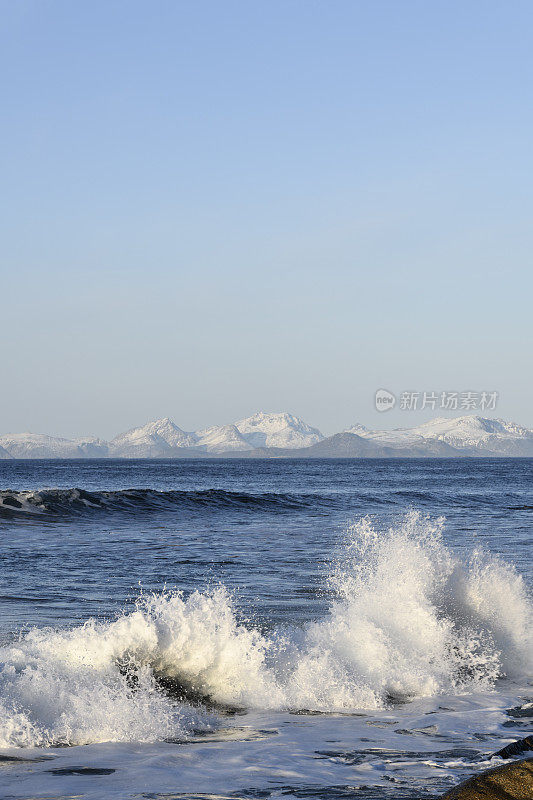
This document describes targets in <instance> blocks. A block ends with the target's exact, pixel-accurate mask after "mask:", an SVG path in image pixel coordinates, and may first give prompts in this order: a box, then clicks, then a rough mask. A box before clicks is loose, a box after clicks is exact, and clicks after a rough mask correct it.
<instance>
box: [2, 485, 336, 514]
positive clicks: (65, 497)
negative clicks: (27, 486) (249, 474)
mask: <svg viewBox="0 0 533 800" xmlns="http://www.w3.org/2000/svg"><path fill="white" fill-rule="evenodd" d="M334 502H335V496H334V495H331V496H324V495H319V494H289V493H276V492H264V493H257V494H247V493H245V492H235V491H226V490H224V489H203V490H173V491H157V490H156V489H122V490H118V491H94V492H88V491H86V490H85V489H76V488H74V489H44V490H41V491H12V490H4V491H1V492H0V518H1V517H6V516H7V517H9V518H11V519H12V518H14V517H16V516H19V515H22V516H26V515H28V514H46V515H50V516H54V517H63V516H71V515H74V516H76V515H81V514H89V513H94V512H96V513H98V512H100V513H106V512H107V513H126V514H127V513H138V512H139V511H146V512H150V511H180V510H182V511H189V512H193V511H195V510H201V511H209V510H211V511H217V510H231V509H234V510H239V509H240V510H249V511H261V510H263V511H274V512H276V511H277V512H284V511H290V510H298V509H303V508H311V507H317V506H320V505H324V504H326V505H331V504H332V503H334Z"/></svg>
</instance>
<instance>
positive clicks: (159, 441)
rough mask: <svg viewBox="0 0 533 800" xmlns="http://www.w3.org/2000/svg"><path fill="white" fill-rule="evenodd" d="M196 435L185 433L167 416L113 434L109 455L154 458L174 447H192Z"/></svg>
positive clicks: (194, 443) (195, 440)
mask: <svg viewBox="0 0 533 800" xmlns="http://www.w3.org/2000/svg"><path fill="white" fill-rule="evenodd" d="M196 442H197V437H196V435H195V434H194V433H186V432H185V431H182V430H181V428H178V426H177V425H176V424H175V423H174V422H172V420H170V419H169V418H168V417H164V418H163V419H157V420H155V421H154V422H149V423H148V424H147V425H143V426H142V427H140V428H132V429H131V430H129V431H126V432H125V433H120V434H119V435H118V436H115V438H114V439H113V441H112V442H111V443H110V445H109V448H110V455H111V456H114V457H118V458H155V457H157V456H164V455H165V454H166V453H168V452H169V451H171V450H172V448H174V447H194V446H195V445H196Z"/></svg>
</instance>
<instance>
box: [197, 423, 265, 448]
mask: <svg viewBox="0 0 533 800" xmlns="http://www.w3.org/2000/svg"><path fill="white" fill-rule="evenodd" d="M196 436H197V437H198V447H202V448H204V449H205V450H206V451H207V452H208V453H230V452H239V451H244V450H251V449H252V445H251V444H250V443H249V442H248V441H247V440H246V439H245V438H244V436H242V435H241V434H240V433H239V430H238V429H237V428H236V427H235V425H220V426H218V425H215V426H214V427H212V428H206V429H205V430H203V431H197V432H196Z"/></svg>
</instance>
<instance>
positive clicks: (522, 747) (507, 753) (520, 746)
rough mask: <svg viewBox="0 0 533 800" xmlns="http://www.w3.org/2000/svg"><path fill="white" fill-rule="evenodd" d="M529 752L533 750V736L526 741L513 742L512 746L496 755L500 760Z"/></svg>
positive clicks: (526, 738)
mask: <svg viewBox="0 0 533 800" xmlns="http://www.w3.org/2000/svg"><path fill="white" fill-rule="evenodd" d="M529 750H533V736H526V737H525V738H524V739H518V741H516V742H511V744H508V745H507V747H502V749H501V750H498V752H497V753H494V755H495V756H499V757H500V758H512V757H513V756H519V755H520V754H521V753H527V752H528V751H529ZM493 757H494V756H493Z"/></svg>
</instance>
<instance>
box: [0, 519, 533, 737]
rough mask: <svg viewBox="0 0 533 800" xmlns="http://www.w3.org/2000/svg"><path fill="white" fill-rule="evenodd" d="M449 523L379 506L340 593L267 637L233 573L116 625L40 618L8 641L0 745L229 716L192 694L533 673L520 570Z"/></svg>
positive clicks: (0, 693)
mask: <svg viewBox="0 0 533 800" xmlns="http://www.w3.org/2000/svg"><path fill="white" fill-rule="evenodd" d="M442 526H443V520H437V521H431V520H430V519H428V518H425V517H421V516H420V515H419V514H416V513H411V514H409V515H408V516H407V517H406V518H405V519H404V520H403V521H402V523H401V524H399V525H398V526H396V527H394V528H392V529H390V530H388V531H379V530H378V529H377V528H376V527H374V525H373V523H372V522H371V520H370V519H368V518H365V519H363V520H361V521H360V522H359V523H357V524H356V525H354V526H353V527H352V528H351V529H350V530H349V531H348V536H347V542H346V546H345V549H344V551H343V554H342V557H341V558H340V559H339V561H338V564H337V567H336V569H335V570H334V571H333V574H332V576H331V587H332V588H333V590H334V591H335V600H334V601H333V602H332V604H331V607H330V609H329V612H328V613H327V615H326V616H325V617H324V618H323V619H322V620H319V621H316V622H313V623H310V624H308V625H307V626H306V627H305V628H303V629H301V628H300V629H295V628H286V629H280V630H278V631H275V632H274V633H273V634H271V635H269V636H266V635H264V634H262V633H261V632H260V631H259V630H257V629H256V628H254V627H253V626H249V625H245V624H242V623H240V622H239V621H238V618H237V616H236V613H235V610H234V607H233V604H232V598H231V596H230V595H229V593H228V592H227V591H226V590H225V589H224V587H220V586H219V587H216V588H214V589H212V590H211V591H208V592H206V593H201V592H198V591H197V592H194V593H193V594H192V595H190V596H189V597H188V598H185V597H184V596H182V595H181V594H179V593H170V594H161V595H152V596H149V597H143V598H141V600H140V601H139V602H138V603H137V606H136V608H135V610H134V611H132V612H130V613H124V614H123V615H122V616H121V617H120V618H119V619H117V620H116V621H114V622H97V621H94V620H91V621H89V622H87V623H86V624H85V625H83V626H80V627H77V628H73V629H71V630H68V631H64V630H63V631H55V630H52V629H40V630H37V629H35V630H32V631H30V632H29V633H26V634H25V635H23V636H21V638H20V640H19V641H18V642H15V643H11V644H9V645H7V646H5V647H3V648H2V649H1V650H0V662H1V665H0V746H4V747H6V746H7V747H9V746H32V745H49V744H52V743H58V742H60V743H65V744H73V743H85V742H99V741H100V742H101V741H110V740H111V741H150V740H159V739H166V738H179V737H184V736H186V735H187V734H188V732H190V731H191V730H193V729H198V728H202V727H204V728H205V727H207V728H209V727H210V726H213V725H215V724H216V722H215V719H214V717H213V715H212V714H211V715H210V714H208V713H207V712H206V711H204V710H202V708H194V709H193V708H192V707H191V705H190V704H188V703H186V702H183V696H182V695H185V697H186V696H187V695H188V696H189V697H193V696H195V697H198V696H201V697H204V698H205V699H206V701H207V700H210V701H211V702H213V703H215V704H216V703H219V704H230V705H238V706H243V707H248V708H257V709H260V708H263V709H313V710H321V711H334V710H355V709H379V708H383V707H384V706H386V705H387V704H388V703H390V702H391V701H395V700H396V701H397V700H408V699H411V698H415V697H422V696H430V695H436V694H441V693H450V692H453V693H456V694H457V693H467V692H471V691H479V690H486V689H487V688H490V687H491V686H492V685H493V684H494V681H495V680H496V679H497V678H498V677H500V676H504V675H506V676H509V677H511V676H512V677H518V676H527V675H531V673H532V665H533V639H532V631H533V625H532V622H533V615H532V606H531V602H530V600H529V598H528V596H527V593H526V589H525V586H524V583H523V581H522V579H521V577H520V576H519V575H518V574H517V573H516V571H515V570H514V568H513V567H511V566H509V565H508V564H505V563H504V562H502V561H500V560H498V559H496V558H495V557H493V556H491V555H486V554H483V553H482V552H473V553H472V554H471V557H470V558H469V559H467V560H466V561H465V560H459V559H458V558H456V557H454V556H453V555H452V554H451V553H450V552H449V551H448V550H447V549H446V548H445V546H444V544H443V542H442V536H441V531H442ZM169 686H171V687H172V686H178V687H179V688H180V692H181V695H180V697H179V699H178V695H177V694H176V693H174V697H172V692H170V693H169V691H168V689H169ZM163 687H164V688H163Z"/></svg>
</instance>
